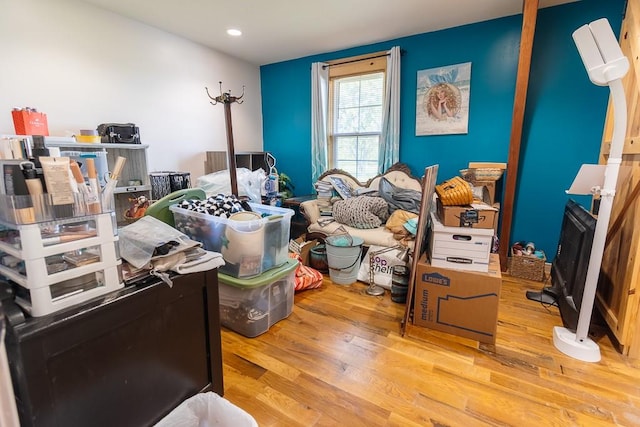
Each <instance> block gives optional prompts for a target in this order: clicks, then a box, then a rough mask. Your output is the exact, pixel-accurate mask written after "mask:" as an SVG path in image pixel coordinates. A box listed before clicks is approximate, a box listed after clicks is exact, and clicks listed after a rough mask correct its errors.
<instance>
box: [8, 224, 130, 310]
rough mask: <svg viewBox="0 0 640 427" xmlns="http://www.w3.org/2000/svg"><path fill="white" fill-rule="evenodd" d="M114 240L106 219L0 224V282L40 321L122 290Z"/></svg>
mask: <svg viewBox="0 0 640 427" xmlns="http://www.w3.org/2000/svg"><path fill="white" fill-rule="evenodd" d="M117 239H118V237H117V235H116V231H114V227H113V221H112V216H111V214H110V213H103V214H98V215H91V216H84V217H77V218H68V219H65V220H57V221H50V222H41V223H35V224H20V225H16V224H9V223H6V222H4V221H2V220H0V276H3V277H5V278H7V279H10V280H11V281H12V282H13V283H14V284H15V286H14V290H15V292H16V303H17V304H18V305H20V306H21V307H22V308H23V309H25V310H26V311H27V312H28V313H29V314H30V315H31V316H33V317H38V316H44V315H47V314H50V313H53V312H55V311H58V310H61V309H63V308H67V307H70V306H72V305H75V304H78V303H81V302H84V301H87V300H89V299H91V298H94V297H97V296H101V295H104V294H106V293H109V292H111V291H114V290H116V289H120V288H122V287H123V286H124V283H122V280H121V277H120V271H119V269H120V265H121V264H122V261H121V260H120V258H119V255H118V253H117V251H116V241H117ZM25 243H28V244H25Z"/></svg>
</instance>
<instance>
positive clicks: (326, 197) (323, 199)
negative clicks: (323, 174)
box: [313, 181, 333, 216]
mask: <svg viewBox="0 0 640 427" xmlns="http://www.w3.org/2000/svg"><path fill="white" fill-rule="evenodd" d="M313 186H314V187H315V189H316V192H317V193H318V196H317V198H316V204H317V205H318V208H320V215H322V216H331V215H332V206H331V205H332V204H331V199H332V198H333V185H332V184H331V183H330V182H326V181H317V182H316V183H315V184H313Z"/></svg>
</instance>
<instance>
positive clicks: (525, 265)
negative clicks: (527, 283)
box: [510, 249, 547, 282]
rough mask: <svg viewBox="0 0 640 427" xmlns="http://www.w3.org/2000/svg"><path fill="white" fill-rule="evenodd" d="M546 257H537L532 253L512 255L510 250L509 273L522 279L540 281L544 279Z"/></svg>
mask: <svg viewBox="0 0 640 427" xmlns="http://www.w3.org/2000/svg"><path fill="white" fill-rule="evenodd" d="M546 262H547V257H546V256H545V257H543V258H538V257H537V256H533V255H526V254H523V255H514V254H513V249H512V250H511V260H510V265H511V271H510V273H511V275H512V276H513V277H520V278H522V279H528V280H535V281H536V282H542V281H543V280H544V265H545V263H546Z"/></svg>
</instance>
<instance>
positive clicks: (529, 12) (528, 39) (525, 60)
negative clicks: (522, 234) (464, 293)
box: [499, 0, 538, 271]
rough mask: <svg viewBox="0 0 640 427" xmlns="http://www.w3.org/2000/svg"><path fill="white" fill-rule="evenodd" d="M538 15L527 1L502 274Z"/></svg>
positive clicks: (532, 0)
mask: <svg viewBox="0 0 640 427" xmlns="http://www.w3.org/2000/svg"><path fill="white" fill-rule="evenodd" d="M537 16H538V0H524V5H523V12H522V32H521V35H520V54H519V56H518V73H517V76H516V91H515V96H514V103H513V117H512V120H511V138H510V140H509V158H508V160H507V171H506V183H505V191H504V198H503V203H502V207H501V209H502V226H501V227H500V250H499V254H500V265H501V266H502V267H501V268H502V271H506V270H507V256H508V252H509V247H510V246H511V244H510V243H509V241H510V237H511V226H512V223H513V222H512V220H513V207H514V201H515V191H516V185H517V178H518V163H519V160H520V145H521V141H522V125H523V122H524V112H525V106H526V103H527V89H528V87H529V73H530V70H531V52H532V50H533V37H534V35H535V30H536V19H537Z"/></svg>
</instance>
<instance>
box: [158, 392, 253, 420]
mask: <svg viewBox="0 0 640 427" xmlns="http://www.w3.org/2000/svg"><path fill="white" fill-rule="evenodd" d="M214 426H215V427H258V423H257V422H256V420H255V419H254V418H253V417H252V416H251V415H249V414H248V413H247V412H245V411H244V410H242V409H241V408H238V407H237V406H235V405H234V404H233V403H231V402H229V401H228V400H226V399H225V398H223V397H220V396H218V395H217V394H215V393H214V392H211V391H209V392H207V393H199V394H196V395H195V396H193V397H190V398H189V399H187V400H185V401H184V402H182V403H181V404H180V405H179V406H178V407H177V408H176V409H174V410H173V411H171V412H170V413H169V415H167V416H166V417H164V418H163V419H161V420H160V422H158V423H157V424H156V427H214Z"/></svg>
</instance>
